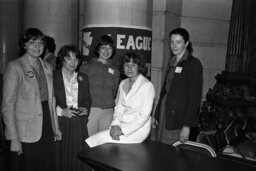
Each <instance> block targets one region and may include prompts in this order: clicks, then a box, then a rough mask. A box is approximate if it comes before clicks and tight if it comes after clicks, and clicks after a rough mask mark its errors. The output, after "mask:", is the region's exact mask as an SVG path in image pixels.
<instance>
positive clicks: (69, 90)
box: [53, 45, 91, 171]
mask: <svg viewBox="0 0 256 171" xmlns="http://www.w3.org/2000/svg"><path fill="white" fill-rule="evenodd" d="M78 57H79V50H78V49H77V48H76V47H75V46H73V45H65V46H63V47H62V48H61V49H60V50H59V52H58V55H57V60H56V68H57V70H55V71H54V73H53V80H54V81H53V86H54V92H55V97H56V106H57V115H58V116H59V117H58V118H59V125H60V130H61V132H62V137H63V138H62V141H61V142H60V144H59V153H58V155H59V159H60V170H61V171H70V170H75V171H82V170H86V169H85V168H87V167H88V166H85V164H83V163H82V162H81V161H80V160H79V158H78V156H77V153H78V152H79V151H81V150H82V149H83V148H85V147H86V144H84V139H85V138H87V137H88V132H87V122H88V115H89V111H90V106H91V96H90V91H89V83H88V79H87V75H85V74H83V73H80V72H76V69H77V66H78V63H79V58H78Z"/></svg>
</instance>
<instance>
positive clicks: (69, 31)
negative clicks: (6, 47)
mask: <svg viewBox="0 0 256 171" xmlns="http://www.w3.org/2000/svg"><path fill="white" fill-rule="evenodd" d="M23 15H24V17H23V19H24V25H23V26H24V27H23V28H24V29H26V28H28V27H37V28H39V29H40V30H42V31H43V33H45V34H47V35H49V36H52V37H53V38H54V39H55V43H56V46H57V48H56V50H57V51H58V49H59V48H60V47H61V46H63V45H65V44H71V43H72V44H75V45H78V31H79V29H78V22H79V19H78V18H79V0H51V1H45V0H24V10H23Z"/></svg>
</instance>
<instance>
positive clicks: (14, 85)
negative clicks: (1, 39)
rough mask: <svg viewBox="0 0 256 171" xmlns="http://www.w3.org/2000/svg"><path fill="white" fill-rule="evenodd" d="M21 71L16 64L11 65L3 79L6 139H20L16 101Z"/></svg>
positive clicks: (8, 66)
mask: <svg viewBox="0 0 256 171" xmlns="http://www.w3.org/2000/svg"><path fill="white" fill-rule="evenodd" d="M19 75H20V74H19V71H18V69H17V67H16V66H15V65H14V63H9V64H8V65H7V68H6V70H5V73H4V77H3V103H2V111H3V120H4V123H5V126H6V131H5V133H6V139H15V138H19V135H18V133H17V127H16V116H15V111H16V108H15V107H16V99H17V95H18V88H19Z"/></svg>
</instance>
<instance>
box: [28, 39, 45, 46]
mask: <svg viewBox="0 0 256 171" xmlns="http://www.w3.org/2000/svg"><path fill="white" fill-rule="evenodd" d="M27 44H28V45H29V46H45V42H44V41H42V40H29V41H28V42H27Z"/></svg>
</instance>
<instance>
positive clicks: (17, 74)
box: [2, 28, 61, 171]
mask: <svg viewBox="0 0 256 171" xmlns="http://www.w3.org/2000/svg"><path fill="white" fill-rule="evenodd" d="M44 45H45V43H44V35H43V33H42V32H41V31H40V30H38V29H36V28H29V29H27V30H25V32H24V33H23V34H22V35H21V37H20V48H21V49H22V56H21V57H20V58H18V59H16V60H13V61H11V62H9V63H8V65H7V68H6V70H5V72H4V85H3V105H2V107H3V118H4V123H5V136H6V139H7V140H9V141H10V155H9V157H10V158H9V159H8V161H9V163H8V167H9V170H23V171H35V170H37V171H47V170H56V162H55V161H56V156H55V153H56V151H55V150H56V149H55V142H54V140H60V139H61V133H60V131H59V124H58V118H57V115H56V110H55V98H54V95H53V81H52V68H51V66H50V65H49V64H48V63H46V62H44V61H42V60H41V58H40V56H41V55H42V53H43V50H44ZM46 156H47V157H46Z"/></svg>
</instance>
